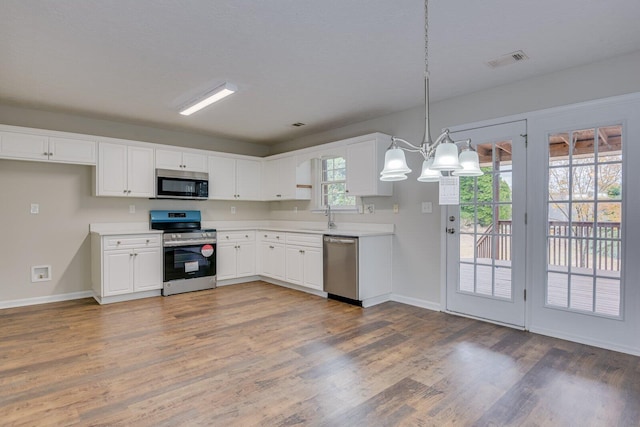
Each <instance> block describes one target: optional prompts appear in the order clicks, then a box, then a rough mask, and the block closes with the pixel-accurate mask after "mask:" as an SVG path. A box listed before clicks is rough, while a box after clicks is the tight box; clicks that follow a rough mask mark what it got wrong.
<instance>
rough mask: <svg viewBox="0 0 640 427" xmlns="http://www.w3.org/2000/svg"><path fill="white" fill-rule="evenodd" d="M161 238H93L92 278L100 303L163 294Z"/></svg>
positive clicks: (119, 236)
mask: <svg viewBox="0 0 640 427" xmlns="http://www.w3.org/2000/svg"><path fill="white" fill-rule="evenodd" d="M161 240H162V235H161V234H126V235H108V236H100V235H99V234H96V233H92V235H91V257H92V260H91V270H92V271H91V277H92V288H93V293H94V298H95V299H96V301H98V302H99V303H100V304H106V303H110V302H118V301H124V300H128V299H136V298H143V297H148V296H155V295H160V289H162V269H163V265H162V245H161Z"/></svg>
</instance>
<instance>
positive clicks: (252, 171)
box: [236, 159, 262, 200]
mask: <svg viewBox="0 0 640 427" xmlns="http://www.w3.org/2000/svg"><path fill="white" fill-rule="evenodd" d="M236 193H237V195H238V197H237V198H238V199H239V200H262V163H261V162H260V161H258V160H247V159H237V160H236Z"/></svg>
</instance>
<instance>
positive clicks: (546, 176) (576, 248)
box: [528, 100, 640, 353]
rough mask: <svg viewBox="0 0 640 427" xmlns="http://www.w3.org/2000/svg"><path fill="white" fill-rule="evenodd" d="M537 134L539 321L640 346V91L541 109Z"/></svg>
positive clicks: (542, 327) (576, 335)
mask: <svg viewBox="0 0 640 427" xmlns="http://www.w3.org/2000/svg"><path fill="white" fill-rule="evenodd" d="M529 141H530V143H529V149H528V160H529V165H530V168H529V169H530V181H529V186H528V194H529V195H530V201H529V207H528V212H529V218H531V219H532V221H530V224H529V227H528V232H529V236H530V239H529V241H530V245H531V246H530V247H529V250H528V253H530V254H531V256H530V257H529V258H530V259H529V265H530V268H529V267H528V271H529V272H530V276H529V281H530V282H531V283H532V284H533V286H532V287H531V296H532V301H531V310H530V313H529V314H530V316H531V317H530V319H529V324H530V329H531V330H532V331H534V332H540V333H544V334H547V335H552V336H556V337H560V338H568V339H571V340H574V341H579V342H584V343H588V344H594V345H598V346H601V347H607V348H611V349H618V350H622V351H627V352H632V353H637V352H640V338H639V334H638V332H637V331H638V329H637V328H638V327H639V326H640V316H638V308H640V292H639V287H638V286H637V277H638V274H640V268H639V267H638V264H639V263H638V261H637V260H638V259H639V258H638V253H639V249H640V248H639V243H638V242H639V240H638V239H639V236H640V234H639V233H638V231H636V229H637V227H638V222H639V221H638V219H637V218H639V217H638V212H640V197H639V194H640V193H639V192H638V191H637V190H636V189H634V188H633V187H634V186H635V185H637V183H638V182H640V168H638V167H637V166H635V164H636V163H637V159H639V158H640V148H639V144H638V143H637V142H638V141H640V100H635V101H633V102H629V101H624V102H621V101H610V102H601V103H595V104H594V105H582V106H576V107H568V108H567V109H566V111H562V112H561V113H558V112H556V113H554V114H549V115H544V116H540V117H536V118H533V119H532V120H530V122H529ZM629 159H634V160H632V161H629ZM630 278H631V280H629V279H630ZM634 279H635V280H634Z"/></svg>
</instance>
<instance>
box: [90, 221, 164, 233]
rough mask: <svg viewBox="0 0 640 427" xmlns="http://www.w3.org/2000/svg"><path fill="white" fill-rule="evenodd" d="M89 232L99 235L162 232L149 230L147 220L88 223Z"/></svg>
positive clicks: (160, 231)
mask: <svg viewBox="0 0 640 427" xmlns="http://www.w3.org/2000/svg"><path fill="white" fill-rule="evenodd" d="M89 232H90V233H95V234H98V235H99V236H113V235H116V234H118V235H119V234H162V230H150V229H149V223H148V222H101V223H95V224H89Z"/></svg>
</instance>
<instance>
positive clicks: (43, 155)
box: [0, 132, 96, 165]
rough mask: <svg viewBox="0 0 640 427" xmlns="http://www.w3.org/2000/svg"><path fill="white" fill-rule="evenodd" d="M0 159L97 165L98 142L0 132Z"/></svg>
mask: <svg viewBox="0 0 640 427" xmlns="http://www.w3.org/2000/svg"><path fill="white" fill-rule="evenodd" d="M0 157H5V158H12V159H22V160H41V161H50V162H58V163H77V164H84V165H95V164H96V142H95V141H89V140H83V139H75V138H62V137H57V136H56V137H54V136H51V137H49V136H46V135H37V134H29V133H21V132H0Z"/></svg>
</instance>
